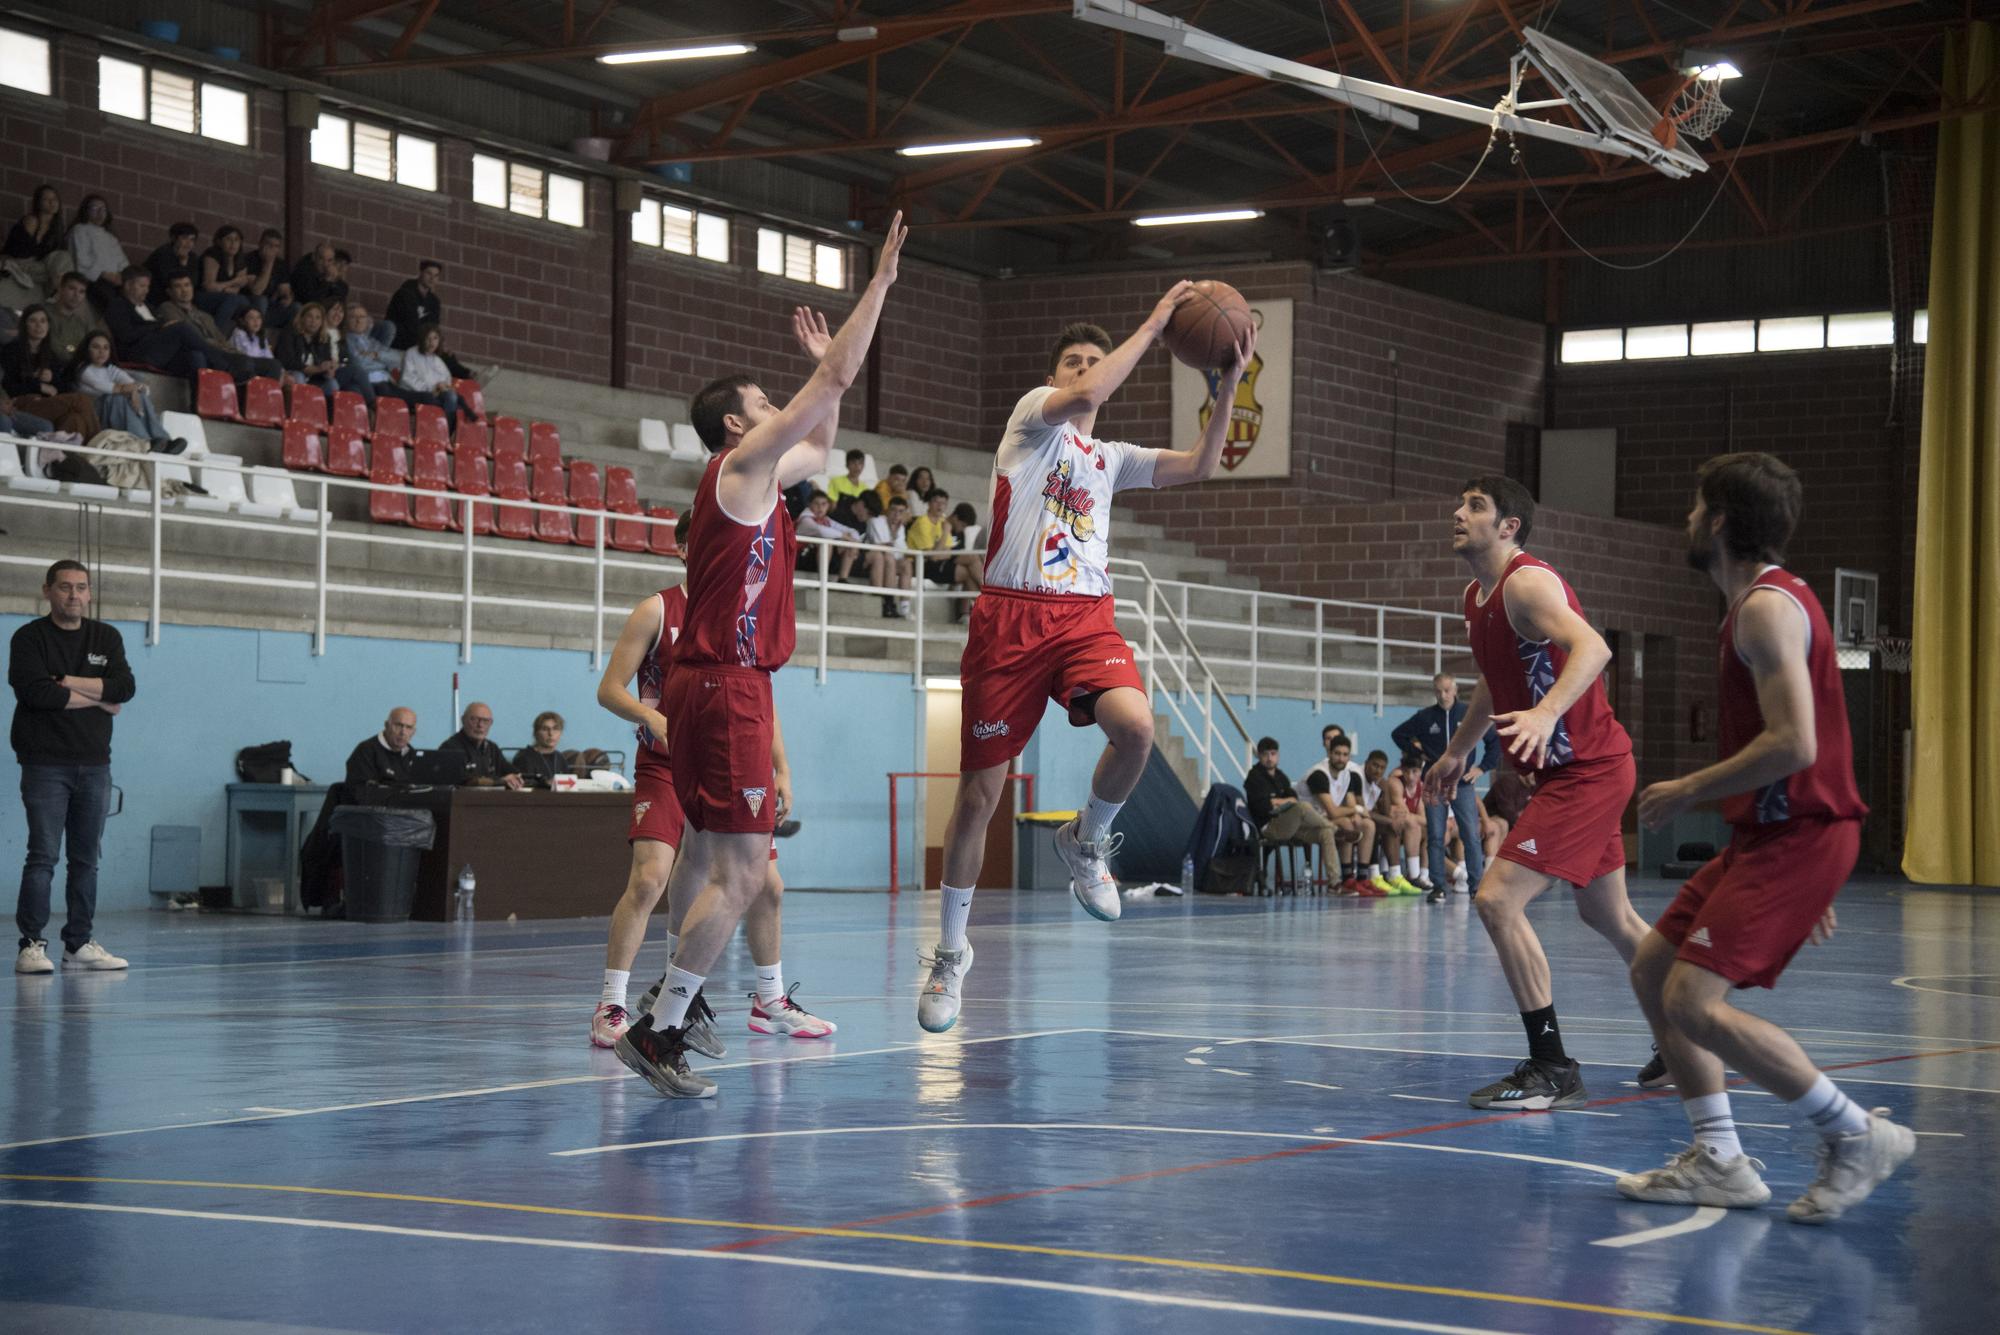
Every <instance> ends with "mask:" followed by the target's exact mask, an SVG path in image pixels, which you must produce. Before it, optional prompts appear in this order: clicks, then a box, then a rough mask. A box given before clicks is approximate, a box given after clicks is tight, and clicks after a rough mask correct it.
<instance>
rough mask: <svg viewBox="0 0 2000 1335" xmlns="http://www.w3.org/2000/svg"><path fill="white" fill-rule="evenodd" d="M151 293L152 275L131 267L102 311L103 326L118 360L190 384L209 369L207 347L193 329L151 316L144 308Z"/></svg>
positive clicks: (192, 327) (150, 309) (150, 312)
mask: <svg viewBox="0 0 2000 1335" xmlns="http://www.w3.org/2000/svg"><path fill="white" fill-rule="evenodd" d="M152 290H153V275H152V274H150V273H148V272H147V271H146V270H144V269H142V268H140V267H139V266H138V265H136V264H134V265H131V266H129V267H127V268H126V270H125V283H124V285H123V286H122V287H120V288H119V289H118V295H117V296H116V297H114V298H113V299H112V301H111V304H110V305H109V306H106V307H105V308H104V324H105V327H106V328H108V329H110V330H111V343H112V346H113V347H115V348H116V349H117V350H118V360H119V361H121V362H143V363H145V364H146V365H148V366H157V367H159V368H160V369H161V370H162V371H165V372H166V373H167V374H168V375H178V376H186V377H187V379H188V380H189V382H190V383H192V382H193V381H194V380H195V377H196V375H197V374H198V373H199V372H201V371H202V370H204V369H206V368H207V366H208V365H209V361H208V344H207V343H206V342H205V341H204V340H203V339H202V336H201V334H200V332H199V331H197V330H196V329H195V328H194V326H192V325H190V324H187V323H185V322H183V323H181V324H166V323H163V322H162V321H161V320H160V318H159V317H158V316H157V315H155V314H153V310H152V308H151V307H150V306H148V305H147V304H146V299H147V297H148V296H149V295H150V294H151V293H152Z"/></svg>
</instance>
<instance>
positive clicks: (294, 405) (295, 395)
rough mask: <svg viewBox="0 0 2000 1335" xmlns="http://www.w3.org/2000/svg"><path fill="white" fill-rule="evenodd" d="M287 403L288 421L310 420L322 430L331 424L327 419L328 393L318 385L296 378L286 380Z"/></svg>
mask: <svg viewBox="0 0 2000 1335" xmlns="http://www.w3.org/2000/svg"><path fill="white" fill-rule="evenodd" d="M285 405H286V406H285V420H286V421H288V422H310V423H312V424H313V425H314V426H316V427H319V428H320V429H321V430H325V429H326V428H327V426H328V425H330V423H328V421H327V420H326V395H325V394H323V393H321V392H320V388H319V386H318V385H301V384H300V383H299V382H298V381H296V380H290V381H287V382H285Z"/></svg>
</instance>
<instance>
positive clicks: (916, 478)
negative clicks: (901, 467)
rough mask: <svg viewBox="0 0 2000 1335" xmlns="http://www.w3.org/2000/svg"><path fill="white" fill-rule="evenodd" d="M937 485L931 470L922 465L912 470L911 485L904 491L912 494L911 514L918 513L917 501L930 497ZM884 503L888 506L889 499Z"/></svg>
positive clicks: (884, 500) (885, 499)
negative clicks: (932, 489)
mask: <svg viewBox="0 0 2000 1335" xmlns="http://www.w3.org/2000/svg"><path fill="white" fill-rule="evenodd" d="M936 485H937V479H936V478H934V477H932V476H931V470H930V469H928V468H925V467H923V466H922V465H921V464H920V465H918V466H917V467H916V468H913V469H911V470H910V481H909V485H908V486H907V487H905V488H904V490H905V491H907V492H908V493H909V494H910V498H911V499H910V512H911V513H912V514H915V513H916V509H917V501H918V500H919V499H921V498H923V497H925V496H928V495H930V494H931V488H932V487H935V486H936ZM882 503H883V504H884V505H887V504H888V503H889V502H888V499H887V498H886V497H885V498H884V499H883V502H882Z"/></svg>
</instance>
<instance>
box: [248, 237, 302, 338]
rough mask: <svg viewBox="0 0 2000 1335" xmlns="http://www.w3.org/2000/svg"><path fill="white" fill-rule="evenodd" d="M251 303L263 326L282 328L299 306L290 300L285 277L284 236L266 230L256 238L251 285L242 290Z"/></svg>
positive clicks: (290, 288)
mask: <svg viewBox="0 0 2000 1335" xmlns="http://www.w3.org/2000/svg"><path fill="white" fill-rule="evenodd" d="M243 292H244V295H245V296H247V297H249V298H250V301H251V304H252V305H255V306H258V307H260V308H261V309H262V310H263V313H264V323H265V324H266V325H268V326H269V327H270V328H272V329H283V328H284V327H285V326H286V325H288V324H290V323H291V322H292V315H293V313H294V312H295V311H296V310H297V309H298V304H297V303H296V302H295V301H294V300H293V299H292V283H291V280H290V279H289V278H288V277H286V274H285V234H284V233H283V232H281V231H279V230H278V229H277V228H275V227H266V228H265V229H264V234H263V235H262V236H260V237H259V238H258V239H257V256H256V258H255V259H254V260H252V261H251V263H250V285H249V286H248V287H246V288H244V289H243Z"/></svg>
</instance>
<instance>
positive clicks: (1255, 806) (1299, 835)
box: [1243, 737, 1340, 879]
mask: <svg viewBox="0 0 2000 1335" xmlns="http://www.w3.org/2000/svg"><path fill="white" fill-rule="evenodd" d="M1243 800H1244V803H1245V805H1247V806H1248V807H1249V808H1250V819H1251V820H1253V821H1255V822H1256V823H1257V828H1258V830H1259V831H1261V832H1262V833H1263V836H1264V837H1265V838H1266V839H1268V840H1270V841H1272V842H1273V843H1283V842H1286V841H1288V840H1292V839H1312V840H1317V841H1318V842H1319V849H1320V863H1319V865H1320V871H1321V872H1322V873H1324V874H1325V875H1327V876H1329V877H1334V878H1336V879H1337V877H1338V869H1339V867H1340V849H1339V847H1338V846H1337V845H1336V844H1335V842H1334V837H1333V836H1334V830H1333V822H1331V821H1329V820H1328V819H1327V818H1326V817H1325V816H1324V815H1322V814H1321V813H1320V811H1319V809H1318V808H1316V807H1314V806H1313V805H1311V804H1310V803H1307V802H1301V801H1299V798H1298V794H1297V793H1296V792H1294V791H1293V790H1292V781H1291V779H1290V778H1288V777H1287V776H1286V774H1285V772H1284V771H1283V770H1281V769H1279V768H1278V743H1277V739H1276V738H1272V737H1262V738H1259V739H1258V741H1257V763H1256V764H1255V765H1254V766H1252V767H1251V769H1250V772H1249V773H1248V774H1246V775H1244V776H1243Z"/></svg>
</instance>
